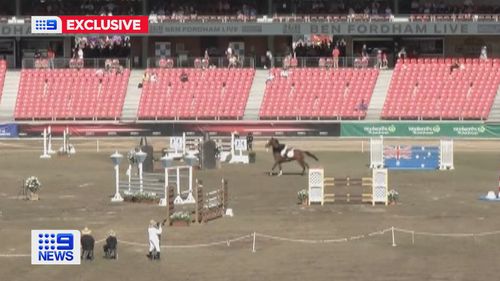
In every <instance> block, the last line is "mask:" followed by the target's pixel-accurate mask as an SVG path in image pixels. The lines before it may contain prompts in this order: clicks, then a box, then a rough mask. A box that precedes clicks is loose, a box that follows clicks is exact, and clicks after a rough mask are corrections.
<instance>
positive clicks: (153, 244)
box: [147, 220, 162, 260]
mask: <svg viewBox="0 0 500 281" xmlns="http://www.w3.org/2000/svg"><path fill="white" fill-rule="evenodd" d="M161 226H162V225H161V224H160V223H156V222H155V221H154V220H151V221H149V227H148V238H149V254H148V255H147V257H148V258H149V259H150V260H159V259H160V235H161V232H162V229H161Z"/></svg>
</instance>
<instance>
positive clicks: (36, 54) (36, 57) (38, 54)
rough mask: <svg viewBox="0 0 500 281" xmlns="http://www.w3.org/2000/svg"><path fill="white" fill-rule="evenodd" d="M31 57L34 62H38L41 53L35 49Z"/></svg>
mask: <svg viewBox="0 0 500 281" xmlns="http://www.w3.org/2000/svg"><path fill="white" fill-rule="evenodd" d="M33 57H34V58H35V60H39V59H41V58H42V53H40V51H39V50H38V49H36V50H35V53H34V55H33Z"/></svg>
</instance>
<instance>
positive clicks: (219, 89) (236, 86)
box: [138, 68, 255, 119]
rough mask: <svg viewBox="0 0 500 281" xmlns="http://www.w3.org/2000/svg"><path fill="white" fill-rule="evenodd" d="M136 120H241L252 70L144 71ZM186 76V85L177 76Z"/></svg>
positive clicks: (253, 71)
mask: <svg viewBox="0 0 500 281" xmlns="http://www.w3.org/2000/svg"><path fill="white" fill-rule="evenodd" d="M146 73H148V75H150V74H153V73H155V74H156V76H157V80H156V81H145V82H144V83H143V89H142V95H141V99H140V102H139V111H138V117H139V119H215V118H219V119H241V118H242V117H243V113H244V111H245V106H246V104H247V100H248V95H249V93H250V88H251V86H252V83H253V78H254V75H255V70H254V69H189V68H185V69H163V68H162V69H160V68H159V69H147V70H146ZM182 73H186V74H187V77H188V79H187V81H185V82H182V81H181V79H180V76H181V74H182Z"/></svg>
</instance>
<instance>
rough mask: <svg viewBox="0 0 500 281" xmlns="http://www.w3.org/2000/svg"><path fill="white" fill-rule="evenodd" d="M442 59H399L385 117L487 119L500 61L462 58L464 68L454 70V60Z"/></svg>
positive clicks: (386, 102) (499, 78)
mask: <svg viewBox="0 0 500 281" xmlns="http://www.w3.org/2000/svg"><path fill="white" fill-rule="evenodd" d="M439 61H440V63H438V64H435V63H434V62H433V61H432V60H431V61H426V60H422V59H419V60H418V63H415V62H410V63H408V61H400V62H398V64H397V65H396V67H395V70H394V73H393V76H392V80H391V84H390V87H389V92H388V94H387V97H386V100H385V104H384V107H383V110H382V118H383V119H449V120H452V119H478V120H479V119H482V120H484V119H485V118H487V116H488V114H489V111H490V109H491V106H492V104H493V101H494V99H495V96H496V92H497V89H498V87H499V85H500V71H499V68H498V65H497V64H496V61H495V60H487V61H484V62H480V61H479V60H477V59H459V60H458V62H459V63H460V64H461V67H460V68H458V69H454V70H452V69H451V66H452V64H453V62H454V61H455V60H454V59H453V60H452V59H444V60H439ZM401 109H405V110H401Z"/></svg>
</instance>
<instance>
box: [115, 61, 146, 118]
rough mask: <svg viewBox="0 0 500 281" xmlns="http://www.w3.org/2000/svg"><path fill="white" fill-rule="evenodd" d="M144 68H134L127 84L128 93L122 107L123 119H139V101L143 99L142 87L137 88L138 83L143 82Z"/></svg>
mask: <svg viewBox="0 0 500 281" xmlns="http://www.w3.org/2000/svg"><path fill="white" fill-rule="evenodd" d="M143 74H144V70H132V71H131V72H130V78H129V80H128V85H127V94H126V96H125V101H124V103H123V108H122V117H121V120H123V121H135V120H137V110H138V109H139V101H140V100H141V93H142V89H139V88H137V85H139V83H141V82H142V75H143Z"/></svg>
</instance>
